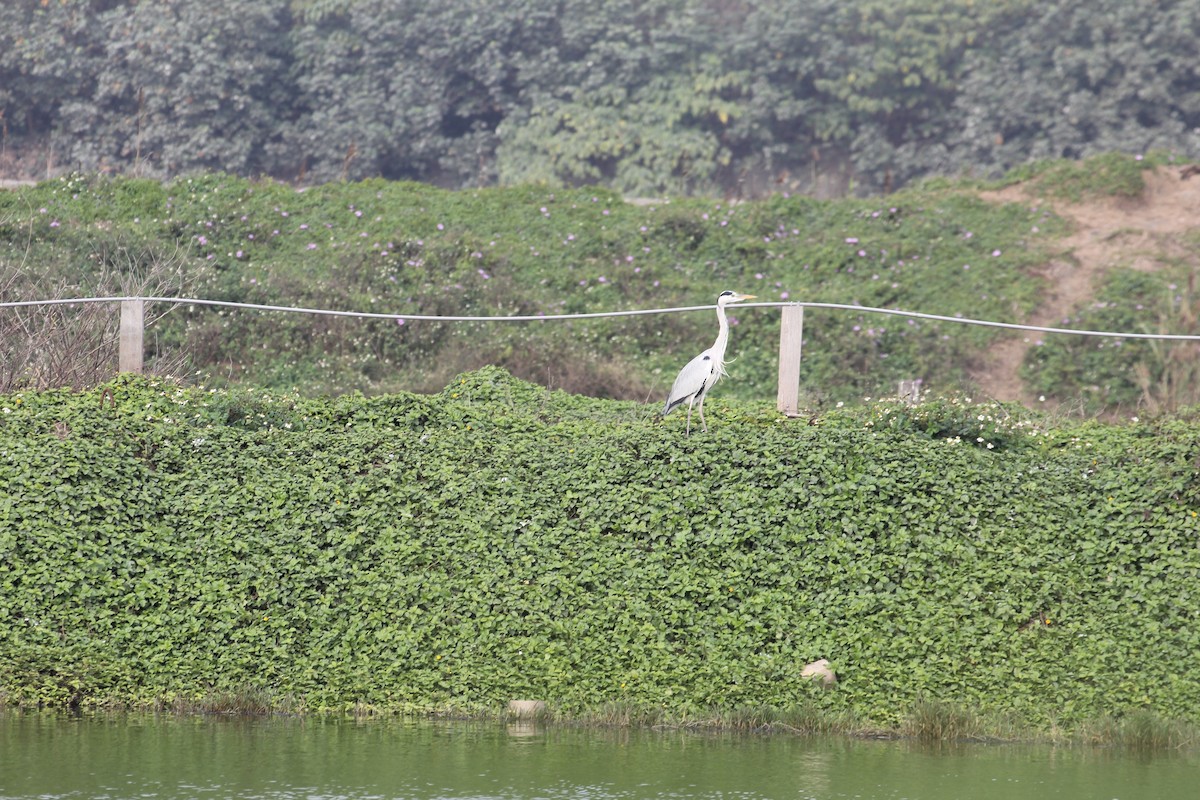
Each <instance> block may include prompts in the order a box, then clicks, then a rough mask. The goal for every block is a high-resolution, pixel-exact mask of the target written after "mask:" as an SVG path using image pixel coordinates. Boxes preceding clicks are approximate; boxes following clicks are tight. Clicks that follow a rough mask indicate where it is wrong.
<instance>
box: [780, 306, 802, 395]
mask: <svg viewBox="0 0 1200 800" xmlns="http://www.w3.org/2000/svg"><path fill="white" fill-rule="evenodd" d="M803 340H804V306H800V305H793V306H784V307H783V319H782V321H781V322H780V326H779V392H778V394H777V396H776V397H777V399H776V407H777V408H778V409H779V410H780V412H782V413H784V414H786V415H788V416H789V417H794V416H797V415H799V413H800V350H801V344H802V343H803Z"/></svg>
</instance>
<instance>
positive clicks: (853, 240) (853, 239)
mask: <svg viewBox="0 0 1200 800" xmlns="http://www.w3.org/2000/svg"><path fill="white" fill-rule="evenodd" d="M846 244H858V239H857V238H856V237H854V236H850V237H848V238H847V239H846Z"/></svg>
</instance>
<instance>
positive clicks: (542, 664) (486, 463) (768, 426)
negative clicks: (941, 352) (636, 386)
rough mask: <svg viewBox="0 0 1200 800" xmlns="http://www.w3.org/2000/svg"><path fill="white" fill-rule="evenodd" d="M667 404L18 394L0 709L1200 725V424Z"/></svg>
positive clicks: (2, 488)
mask: <svg viewBox="0 0 1200 800" xmlns="http://www.w3.org/2000/svg"><path fill="white" fill-rule="evenodd" d="M656 411H657V407H656V406H655V407H651V406H643V405H638V404H633V403H621V402H613V401H602V400H593V399H587V398H581V397H576V396H570V395H566V394H562V393H558V392H548V391H546V390H543V389H541V388H539V387H536V386H533V385H530V384H526V383H522V382H519V381H516V380H514V379H512V378H510V377H509V376H508V375H507V373H504V372H502V371H500V370H496V369H485V370H483V371H480V372H475V373H469V374H465V375H463V376H461V377H460V378H459V379H457V380H456V381H455V382H454V383H452V384H451V385H450V386H448V387H447V388H446V389H445V391H444V392H442V393H441V394H440V395H435V396H420V395H406V394H401V395H389V396H381V397H374V398H361V397H346V398H340V399H333V400H329V399H326V400H308V399H302V398H300V397H298V396H292V395H285V394H279V393H262V392H254V391H250V390H235V391H226V390H221V391H211V390H205V389H201V388H180V387H177V386H175V385H173V384H168V383H161V382H158V383H156V382H150V381H146V380H142V379H131V378H122V379H119V380H118V381H116V382H114V383H111V384H108V385H107V386H104V387H100V388H98V389H96V390H94V391H89V392H83V393H69V392H42V393H32V392H30V393H20V394H10V395H6V396H0V701H2V702H3V703H4V704H7V705H9V706H31V705H49V706H58V707H67V706H78V707H85V708H86V707H125V706H131V705H132V706H139V707H146V706H158V705H163V704H166V705H170V704H173V703H181V702H186V701H188V700H194V699H199V698H203V697H206V696H212V695H214V694H220V693H225V694H236V693H239V692H240V693H244V694H253V695H254V696H256V697H258V698H260V699H261V698H266V702H267V705H273V706H275V707H287V708H291V709H298V710H310V711H311V710H320V709H339V710H344V709H353V708H359V709H362V708H374V709H378V710H381V711H409V712H439V711H442V712H444V711H457V712H465V713H496V712H499V710H500V709H501V708H502V707H503V704H504V703H505V701H507V700H509V699H512V698H537V699H544V700H546V701H547V702H548V704H549V707H550V709H551V710H552V712H553V713H556V714H559V715H562V716H579V715H585V714H588V713H592V712H595V711H597V710H601V709H606V708H607V709H610V710H611V709H616V710H621V711H623V712H624V713H628V714H630V715H633V714H665V715H668V716H671V717H674V718H683V719H686V718H689V717H690V718H697V717H700V716H703V715H708V714H712V713H713V712H714V710H716V711H733V710H736V709H745V708H761V707H775V708H784V709H786V708H810V709H816V710H818V711H820V712H823V713H824V712H827V713H829V714H833V715H837V714H842V715H845V716H846V717H848V718H849V717H852V718H854V719H857V720H860V721H862V722H864V723H870V724H876V725H879V726H883V727H892V728H894V727H899V726H902V725H903V724H904V721H905V719H906V716H907V715H910V714H911V713H912V711H913V709H914V708H917V707H919V706H920V705H921V704H926V707H928V705H929V704H935V705H936V704H946V705H949V706H954V707H961V708H969V709H975V710H977V711H979V712H982V713H986V714H993V715H995V716H996V717H997V718H1007V719H1011V720H1015V721H1017V722H1018V723H1020V724H1022V725H1026V726H1032V727H1035V728H1039V727H1040V728H1046V729H1048V728H1050V727H1053V726H1058V727H1060V728H1068V729H1069V728H1071V727H1073V726H1080V725H1084V724H1087V723H1089V722H1090V721H1094V720H1097V719H1102V718H1112V719H1119V718H1121V717H1124V716H1128V715H1132V714H1137V713H1142V712H1144V711H1150V712H1152V713H1153V714H1155V715H1157V716H1158V717H1160V718H1162V719H1166V720H1181V721H1190V722H1193V723H1195V722H1197V721H1200V716H1198V715H1200V662H1198V661H1197V659H1196V658H1195V654H1196V652H1200V590H1198V589H1197V586H1198V585H1200V582H1198V579H1200V545H1198V542H1200V519H1198V518H1197V510H1198V509H1200V479H1198V478H1197V467H1198V461H1200V444H1198V443H1200V420H1197V419H1196V418H1195V417H1192V418H1174V419H1171V420H1160V421H1150V422H1148V421H1142V422H1135V423H1131V424H1127V425H1122V426H1109V425H1100V424H1087V425H1082V426H1079V425H1072V427H1070V428H1069V429H1065V428H1050V429H1047V428H1046V427H1044V421H1040V422H1039V421H1038V420H1032V419H1026V418H1022V416H1021V415H1022V414H1024V413H1025V412H1023V411H1022V410H1021V409H1015V408H1011V407H1003V406H999V405H997V404H993V403H988V404H979V403H972V402H971V401H969V400H967V399H965V398H959V399H952V400H936V401H930V402H927V403H924V404H922V405H919V406H916V407H913V408H907V407H904V406H901V405H898V404H875V405H871V406H867V407H863V408H856V409H853V410H846V409H839V410H833V411H831V412H829V413H827V414H823V415H821V416H819V417H816V418H813V419H800V420H784V419H782V418H780V417H779V416H778V415H776V414H775V413H774V412H773V411H772V410H769V409H765V408H762V407H758V406H750V405H741V404H730V403H728V402H724V401H723V400H722V398H720V397H717V396H714V398H713V399H712V401H711V402H710V403H709V405H708V408H707V409H706V411H707V412H708V413H707V414H706V416H707V418H708V421H709V428H710V432H709V433H708V434H704V433H702V432H693V435H692V436H691V437H690V438H685V437H684V432H683V422H684V420H683V417H682V416H671V417H668V418H667V419H666V420H659V419H658V418H657V416H656ZM818 658H827V659H829V660H830V661H831V662H832V664H833V666H834V668H835V669H836V671H837V673H838V676H839V683H838V684H837V686H836V687H835V688H833V689H831V690H821V689H820V688H818V687H816V686H814V685H812V684H811V683H810V682H809V681H807V680H805V679H803V678H802V677H801V674H800V673H801V669H802V668H803V667H804V665H805V664H806V663H808V662H810V661H812V660H815V659H818Z"/></svg>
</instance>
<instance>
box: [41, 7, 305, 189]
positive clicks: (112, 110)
mask: <svg viewBox="0 0 1200 800" xmlns="http://www.w3.org/2000/svg"><path fill="white" fill-rule="evenodd" d="M97 24H98V25H99V27H100V30H101V32H102V33H103V35H104V40H105V47H104V52H103V56H102V58H101V60H100V63H99V65H98V71H97V75H96V81H95V92H94V93H93V94H92V95H91V96H90V97H87V98H81V99H79V100H76V101H74V102H70V103H66V104H64V106H63V109H62V121H61V123H60V126H61V128H62V130H63V132H64V133H65V134H66V135H67V136H69V137H70V139H71V141H72V142H73V146H72V150H71V152H72V155H73V157H74V159H75V160H77V161H78V163H79V164H80V165H81V166H82V167H83V168H85V169H100V170H105V169H113V170H119V169H129V168H132V169H133V170H135V171H141V172H146V173H148V174H155V175H174V174H178V173H180V172H190V171H199V170H216V171H227V172H237V173H242V174H254V173H260V172H267V171H273V170H274V169H276V168H277V167H278V166H279V158H280V157H281V154H280V153H279V152H277V151H276V150H275V149H273V146H274V145H276V143H277V141H278V139H279V134H278V131H279V128H280V122H281V115H283V116H286V114H287V112H288V107H289V104H290V102H291V97H292V95H293V91H292V89H291V87H290V84H289V81H288V77H287V69H288V65H289V60H288V59H289V56H288V47H287V31H288V29H289V24H290V21H289V10H288V3H287V0H178V1H177V2H172V3H166V4H164V3H156V2H147V1H146V0H140V1H135V2H131V3H126V4H122V5H119V6H116V7H114V8H112V9H110V10H109V11H107V12H105V13H104V14H102V15H100V16H99V18H98V20H97Z"/></svg>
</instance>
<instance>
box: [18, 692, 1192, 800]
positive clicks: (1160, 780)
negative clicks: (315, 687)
mask: <svg viewBox="0 0 1200 800" xmlns="http://www.w3.org/2000/svg"><path fill="white" fill-rule="evenodd" d="M1197 797H1200V757H1197V756H1195V755H1174V754H1157V755H1144V754H1143V755H1139V754H1136V753H1129V752H1127V751H1119V750H1104V749H1094V748H1084V747H1050V746H1041V745H1039V746H1029V745H1021V746H1016V745H969V746H946V747H935V748H928V747H921V746H918V745H915V744H913V743H908V742H897V741H886V742H876V741H857V740H848V739H825V738H822V739H809V738H803V737H797V736H790V735H782V734H776V735H733V734H720V735H716V734H698V733H689V732H680V731H666V732H655V731H643V730H638V731H614V730H581V729H575V728H564V727H560V726H553V727H549V728H544V727H530V726H521V727H517V726H505V725H502V724H498V723H497V724H465V723H453V724H441V723H428V722H420V723H405V722H398V721H365V722H359V721H354V720H347V719H292V718H278V717H273V718H262V719H224V718H214V717H125V716H115V717H107V716H101V717H75V718H72V717H65V716H59V715H45V714H13V713H10V714H6V715H0V798H4V799H5V800H7V798H264V799H266V800H284V799H285V798H330V799H334V798H347V799H352V798H354V799H356V798H413V799H414V800H441V799H442V798H445V799H446V800H451V799H453V800H468V799H469V800H485V799H486V800H493V799H496V800H500V799H504V800H507V799H509V798H512V799H514V800H515V799H516V798H522V799H526V798H546V799H547V800H556V799H558V798H563V799H566V798H571V799H573V800H574V799H578V800H641V799H642V798H737V799H738V800H751V799H754V800H758V799H759V798H795V799H796V800H804V799H805V798H822V799H824V798H854V799H855V800H884V799H885V798H886V799H888V800H892V799H894V800H950V799H951V798H978V800H991V799H993V798H1005V799H1007V798H1079V799H1080V800H1083V799H1084V798H1087V799H1088V800H1091V799H1092V798H1100V799H1101V800H1113V799H1116V800H1175V798H1179V799H1180V800H1183V799H1184V798H1187V800H1193V799H1194V798H1197Z"/></svg>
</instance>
